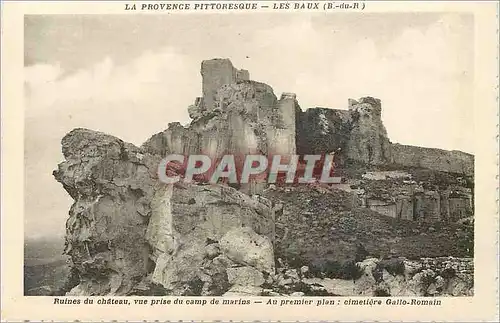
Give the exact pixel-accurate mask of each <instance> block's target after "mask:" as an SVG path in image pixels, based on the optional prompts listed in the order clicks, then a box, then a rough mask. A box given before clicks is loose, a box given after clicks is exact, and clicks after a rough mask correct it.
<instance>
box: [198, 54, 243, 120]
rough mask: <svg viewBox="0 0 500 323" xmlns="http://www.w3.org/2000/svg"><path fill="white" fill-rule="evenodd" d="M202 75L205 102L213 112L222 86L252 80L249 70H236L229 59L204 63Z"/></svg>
mask: <svg viewBox="0 0 500 323" xmlns="http://www.w3.org/2000/svg"><path fill="white" fill-rule="evenodd" d="M201 75H202V78H203V83H202V91H203V102H204V107H205V109H206V110H207V111H212V110H213V109H214V107H215V104H214V95H215V93H216V92H217V90H218V89H219V88H220V87H221V86H222V85H225V84H233V83H236V82H237V81H239V80H249V79H250V74H249V72H248V71H247V70H238V69H236V68H234V66H233V64H232V63H231V61H230V60H229V59H211V60H205V61H203V62H202V63H201Z"/></svg>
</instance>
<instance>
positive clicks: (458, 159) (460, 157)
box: [392, 144, 474, 175]
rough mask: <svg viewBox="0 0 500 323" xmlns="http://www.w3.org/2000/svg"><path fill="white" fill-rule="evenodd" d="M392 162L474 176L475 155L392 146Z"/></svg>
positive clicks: (398, 145)
mask: <svg viewBox="0 0 500 323" xmlns="http://www.w3.org/2000/svg"><path fill="white" fill-rule="evenodd" d="M392 162H393V163H394V164H398V165H403V166H411V167H422V168H429V169H434V170H439V171H445V172H453V173H459V174H466V175H472V174H474V155H471V154H467V153H464V152H461V151H456V150H455V151H447V150H442V149H435V148H424V147H416V146H408V145H400V144H392Z"/></svg>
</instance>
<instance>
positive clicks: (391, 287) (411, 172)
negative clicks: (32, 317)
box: [23, 12, 479, 305]
mask: <svg viewBox="0 0 500 323" xmlns="http://www.w3.org/2000/svg"><path fill="white" fill-rule="evenodd" d="M474 18H475V17H474V15H473V14H471V13H466V12H465V13H464V12H402V13H391V12H387V13H384V12H381V13H360V12H351V13H348V14H342V15H336V16H335V18H334V19H332V17H331V15H327V14H324V13H321V14H317V13H311V12H307V13H305V12H302V13H300V14H299V13H290V12H288V13H286V14H280V13H259V14H247V13H239V12H237V13H231V14H219V13H207V14H190V15H183V14H182V15H181V14H178V15H161V14H154V15H104V14H102V15H85V14H72V15H69V14H68V15H66V14H65V15H50V14H45V15H35V14H33V15H25V16H24V106H23V109H24V172H25V177H24V193H25V195H24V295H25V296H224V297H242V296H276V297H289V296H293V297H302V296H304V297H305V296H323V297H325V296H332V297H334V296H335V297H340V296H341V297H347V296H366V297H399V296H401V297H408V298H407V299H406V301H407V302H415V304H412V305H422V304H423V305H427V304H428V305H436V304H437V303H436V302H441V301H440V300H436V299H433V300H432V301H431V300H429V301H425V300H422V298H421V297H431V298H432V297H471V296H473V295H474V290H475V289H474V222H475V221H474V220H475V213H474V209H475V207H474V203H475V195H474V183H475V176H474V175H475V174H474V171H475V167H474V165H475V163H474V161H475V154H476V152H477V151H476V149H477V146H476V143H477V141H476V138H475V137H474V133H475V129H474V112H473V111H474V109H477V108H479V107H476V106H474V105H475V101H474V91H473V89H474V82H475V77H476V75H475V68H474V66H475V65H474V55H475V53H474V49H475V47H474V43H475V42H476V41H477V39H476V36H477V35H475V34H474ZM201 26H202V27H201ZM412 297H414V299H412ZM224 301H225V300H224ZM417 302H418V304H417Z"/></svg>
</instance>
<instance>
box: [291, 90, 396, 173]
mask: <svg viewBox="0 0 500 323" xmlns="http://www.w3.org/2000/svg"><path fill="white" fill-rule="evenodd" d="M381 112H382V107H381V103H380V100H378V99H375V98H372V97H364V98H361V99H359V100H358V101H356V100H352V99H349V109H348V110H336V109H326V108H314V109H308V110H307V111H305V112H299V115H298V118H297V120H298V123H297V149H298V151H299V152H300V153H301V154H310V153H313V154H325V153H330V152H335V153H337V155H338V156H337V162H339V163H340V164H344V163H345V162H346V161H347V160H348V159H350V160H353V161H357V162H362V163H365V164H368V165H380V164H385V163H388V162H390V161H391V145H390V141H389V139H388V137H387V131H386V129H385V127H384V125H383V123H382V116H381Z"/></svg>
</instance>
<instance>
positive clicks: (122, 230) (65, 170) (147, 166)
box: [54, 129, 274, 295]
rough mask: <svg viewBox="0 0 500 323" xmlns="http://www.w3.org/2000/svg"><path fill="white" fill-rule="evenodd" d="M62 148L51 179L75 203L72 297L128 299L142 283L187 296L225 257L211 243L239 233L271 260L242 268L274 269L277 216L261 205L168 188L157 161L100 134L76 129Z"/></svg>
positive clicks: (189, 187) (69, 250)
mask: <svg viewBox="0 0 500 323" xmlns="http://www.w3.org/2000/svg"><path fill="white" fill-rule="evenodd" d="M62 146H63V154H64V157H65V159H66V160H65V161H64V162H62V163H61V164H59V167H58V170H56V171H55V172H54V176H55V178H56V179H57V180H58V181H59V182H61V184H62V185H63V187H64V188H65V189H66V191H67V192H68V193H69V194H70V195H71V197H72V198H73V199H74V200H75V202H74V204H73V206H72V207H71V209H70V216H69V218H68V221H67V225H66V230H67V232H66V250H65V253H66V254H68V255H69V256H70V257H71V260H72V263H73V267H74V268H76V270H77V271H78V273H79V276H80V281H79V285H78V286H77V287H75V288H74V289H73V291H72V293H73V294H81V295H103V294H112V295H126V294H129V293H134V291H136V288H137V286H138V285H140V284H139V283H141V284H142V286H143V287H142V288H147V286H148V284H149V286H152V285H153V284H156V285H160V286H162V288H164V289H165V290H167V291H168V292H169V293H172V294H183V293H187V292H189V290H187V289H186V288H187V287H186V286H188V287H189V283H190V282H192V281H196V280H197V279H199V280H200V281H201V282H202V284H201V285H202V288H204V285H205V284H212V283H213V281H212V280H211V279H210V280H207V279H204V280H202V278H204V277H206V274H204V269H203V268H205V267H206V266H205V265H207V263H206V262H207V261H209V262H210V264H212V265H213V263H214V261H215V259H217V258H216V256H217V255H218V254H223V252H219V251H218V248H213V246H212V245H213V243H216V242H217V241H219V240H221V239H222V238H223V236H224V235H226V234H227V233H228V232H231V230H233V229H235V228H237V229H238V230H241V229H242V228H246V229H245V230H247V231H246V232H250V233H252V237H253V239H255V240H257V239H258V240H259V241H261V240H263V241H266V242H267V245H266V246H267V248H268V251H267V252H268V253H269V252H270V255H271V256H267V258H266V260H267V261H268V262H258V261H256V262H248V261H247V262H245V264H246V265H250V266H252V265H256V266H257V267H259V269H260V268H261V267H262V266H263V265H264V264H265V269H267V270H269V271H272V268H274V267H273V266H274V265H273V263H272V262H273V261H274V259H273V257H272V241H273V240H274V219H273V218H274V214H273V210H272V208H271V207H270V206H269V205H268V204H266V203H262V202H261V201H262V199H261V200H256V199H253V198H251V197H250V196H248V195H245V194H243V193H241V192H239V191H237V190H235V189H233V188H230V187H227V186H222V185H196V184H180V183H177V184H175V185H166V184H163V183H161V182H160V181H158V179H157V175H156V172H157V167H158V162H159V159H160V157H159V156H155V155H152V154H150V153H147V152H144V151H142V150H140V149H139V148H137V147H135V146H133V145H131V144H127V143H125V142H123V141H121V140H119V139H118V138H115V137H112V136H109V135H105V134H103V133H100V132H95V131H91V130H86V129H75V130H73V131H72V132H70V133H69V134H68V135H66V136H65V137H64V138H63V140H62ZM170 170H171V171H175V169H170ZM245 237H246V236H245ZM209 246H212V248H211V249H215V250H212V251H209V250H210V248H208V247H209ZM221 249H223V250H224V248H221ZM269 249H270V251H269ZM229 250H232V249H230V248H229ZM228 252H229V251H228ZM238 252H239V255H240V257H242V258H245V257H246V258H245V259H247V258H249V259H254V260H256V259H257V258H256V257H255V255H254V253H253V251H252V254H251V255H246V254H245V249H240V250H238ZM229 255H230V256H232V253H231V252H229ZM252 257H253V258H252ZM217 261H219V262H220V259H219V260H217ZM222 263H223V264H225V266H228V265H229V264H231V263H232V262H231V261H228V262H227V263H224V262H222ZM207 266H208V267H210V265H207ZM213 266H216V267H220V266H221V265H220V264H217V265H213ZM221 270H222V271H224V270H225V267H224V268H223V269H221ZM200 277H202V278H200ZM145 285H146V287H144V286H145ZM207 288H208V287H207Z"/></svg>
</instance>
